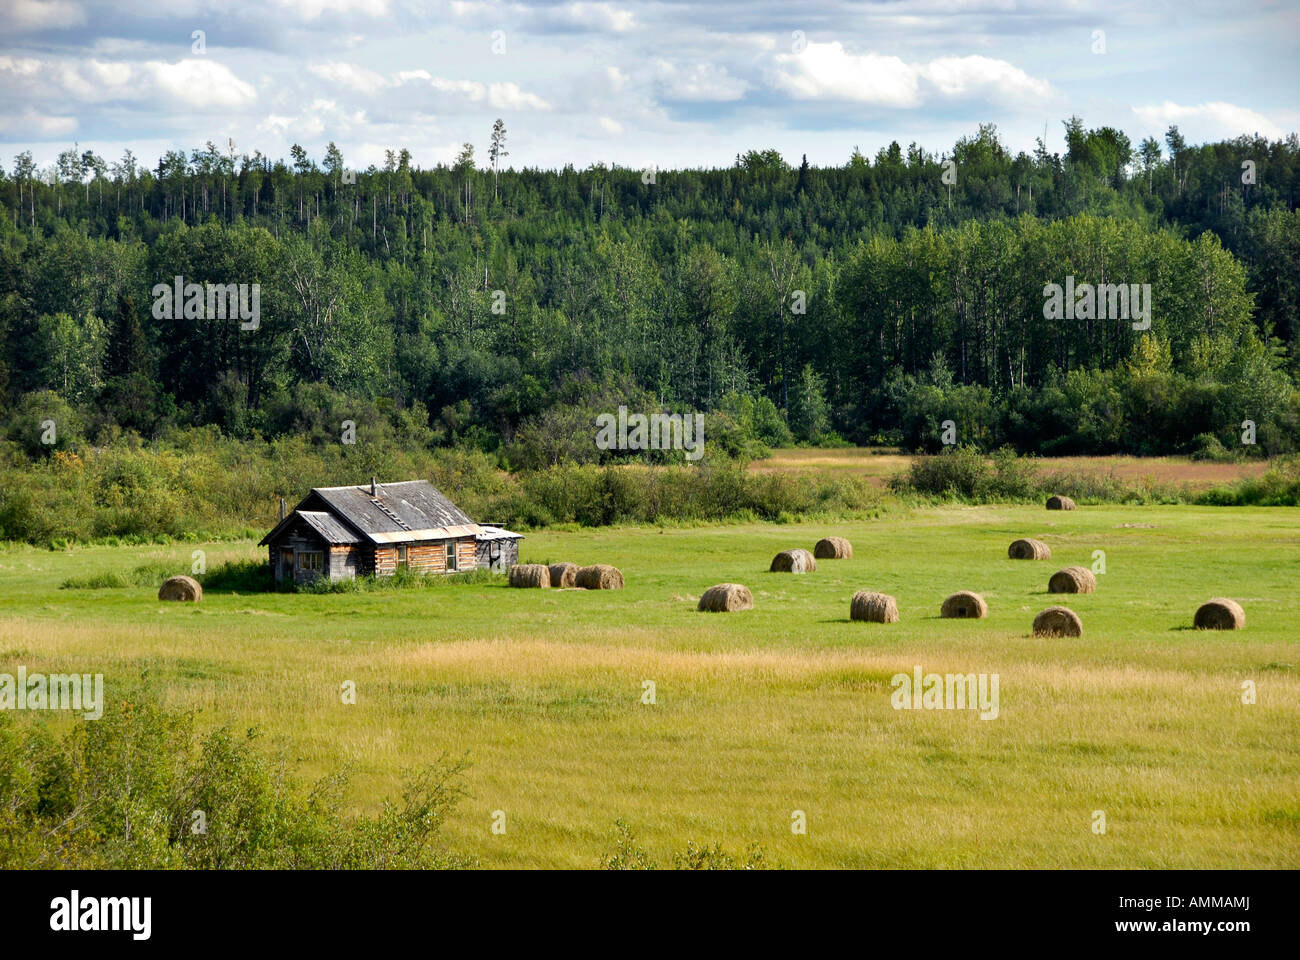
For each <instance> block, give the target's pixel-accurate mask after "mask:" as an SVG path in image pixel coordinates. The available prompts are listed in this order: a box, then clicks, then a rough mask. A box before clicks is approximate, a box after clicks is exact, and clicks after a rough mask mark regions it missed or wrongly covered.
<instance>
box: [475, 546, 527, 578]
mask: <svg viewBox="0 0 1300 960" xmlns="http://www.w3.org/2000/svg"><path fill="white" fill-rule="evenodd" d="M477 553H478V565H479V566H480V567H483V568H485V569H488V568H490V569H493V570H496V571H498V572H500V573H504V572H505V571H507V570H509V569H510V568H511V567H512V566H514V565H515V564H516V563H518V562H519V541H518V540H515V539H513V538H509V539H507V538H504V537H503V538H502V539H500V540H481V541H479V542H478V544H477Z"/></svg>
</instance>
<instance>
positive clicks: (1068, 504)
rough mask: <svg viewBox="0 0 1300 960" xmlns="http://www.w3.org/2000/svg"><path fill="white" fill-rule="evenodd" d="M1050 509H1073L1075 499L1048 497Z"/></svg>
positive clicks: (1048, 507)
mask: <svg viewBox="0 0 1300 960" xmlns="http://www.w3.org/2000/svg"><path fill="white" fill-rule="evenodd" d="M1047 509H1048V510H1073V509H1074V501H1073V500H1071V499H1070V498H1069V497H1057V496H1051V497H1048V498H1047Z"/></svg>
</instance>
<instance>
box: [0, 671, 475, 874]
mask: <svg viewBox="0 0 1300 960" xmlns="http://www.w3.org/2000/svg"><path fill="white" fill-rule="evenodd" d="M256 740H257V735H256V732H255V731H253V730H248V731H243V732H240V731H237V730H236V729H234V728H233V727H232V726H223V727H220V728H218V729H215V730H212V731H210V732H208V733H206V734H203V735H199V734H198V733H196V731H195V728H194V719H193V717H192V716H191V715H189V714H183V713H176V712H171V711H168V710H165V709H164V708H163V707H162V706H160V704H159V702H158V700H157V698H156V697H155V696H154V694H153V693H152V692H151V690H150V688H149V686H148V684H147V683H145V684H142V685H141V686H139V687H138V688H136V689H134V690H132V691H130V692H128V693H127V694H126V695H125V696H123V697H121V698H119V699H117V700H116V702H109V703H106V705H105V709H104V715H103V717H102V718H101V719H99V720H94V721H85V720H78V721H77V723H76V726H75V727H73V729H72V730H71V731H70V732H69V733H68V734H66V735H65V736H64V737H63V738H62V739H56V738H55V737H54V736H52V735H51V734H50V733H49V732H48V730H46V729H45V728H44V727H43V726H42V725H41V724H40V723H38V722H37V721H30V720H27V719H26V718H24V721H23V723H22V724H20V723H19V722H18V721H16V720H13V719H12V718H11V717H9V716H8V715H7V714H0V869H135V870H143V869H203V870H212V869H218V870H254V869H257V870H260V869H308V870H343V869H376V868H377V869H385V868H386V869H446V868H456V867H464V866H473V865H474V861H473V860H472V859H470V858H466V857H462V856H458V855H456V854H454V853H451V852H449V851H447V850H445V849H443V848H442V847H441V845H440V844H439V842H438V834H439V831H440V830H441V828H442V826H443V824H444V823H445V822H446V819H447V817H448V816H449V815H450V814H451V813H452V812H453V811H454V810H455V808H456V805H457V803H458V802H459V801H460V799H461V798H462V797H463V796H464V795H465V788H464V782H463V772H464V770H465V769H466V764H465V762H464V761H463V760H453V761H449V760H447V759H445V758H444V759H443V760H441V761H439V762H438V763H437V764H434V765H432V766H430V767H427V768H424V769H421V770H417V771H413V772H410V773H408V774H407V776H406V785H405V789H404V791H403V794H402V798H401V800H400V801H385V803H384V806H383V810H382V811H381V812H380V813H379V814H378V815H377V816H375V817H369V818H366V817H363V818H349V817H345V816H344V815H343V812H342V810H343V790H344V787H345V786H346V784H347V774H346V772H340V773H337V774H335V775H333V776H330V777H327V778H325V779H323V780H321V781H320V782H318V783H316V784H315V785H314V786H312V787H311V788H309V789H306V790H304V789H300V788H299V786H298V785H297V784H295V783H294V782H293V781H292V779H291V778H290V777H289V775H288V772H287V770H286V769H285V766H284V762H283V761H277V760H272V759H269V758H268V756H267V754H266V753H264V752H262V751H261V750H260V749H258V747H257V744H256ZM200 827H201V828H202V829H200Z"/></svg>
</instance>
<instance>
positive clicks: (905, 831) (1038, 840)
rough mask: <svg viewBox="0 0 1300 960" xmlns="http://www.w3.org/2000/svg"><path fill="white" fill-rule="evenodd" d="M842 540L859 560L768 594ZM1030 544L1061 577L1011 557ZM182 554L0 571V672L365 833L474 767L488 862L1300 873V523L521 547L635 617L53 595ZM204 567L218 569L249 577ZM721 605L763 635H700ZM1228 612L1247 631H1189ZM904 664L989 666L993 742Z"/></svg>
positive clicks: (1164, 519)
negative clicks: (1036, 542) (83, 686)
mask: <svg viewBox="0 0 1300 960" xmlns="http://www.w3.org/2000/svg"><path fill="white" fill-rule="evenodd" d="M832 532H834V533H839V534H842V535H846V536H848V537H850V538H851V539H852V540H853V542H854V546H855V550H856V556H855V557H854V558H853V559H851V560H843V561H824V562H823V563H822V564H821V568H820V569H819V571H818V572H817V573H815V574H811V575H807V576H791V575H781V574H769V573H767V572H766V570H767V564H768V561H769V560H770V559H771V556H772V555H773V554H774V553H775V552H776V551H777V550H779V549H783V548H785V547H791V546H806V547H809V548H811V546H812V544H813V543H814V542H815V541H816V539H817V538H819V537H820V536H823V535H825V534H828V533H832ZM1019 536H1036V537H1039V538H1041V539H1043V540H1045V541H1046V542H1047V543H1048V544H1049V545H1050V546H1051V548H1052V553H1053V558H1052V560H1050V561H1047V562H1026V561H1011V560H1008V559H1007V558H1006V546H1007V543H1008V542H1009V541H1010V540H1012V539H1014V538H1015V537H1019ZM195 546H196V545H172V546H155V547H117V548H113V547H95V548H87V549H78V550H75V551H71V552H66V553H65V552H50V551H41V550H36V549H33V548H29V547H5V548H0V670H7V671H12V670H13V669H15V668H16V666H17V665H18V664H24V665H26V666H27V668H28V670H29V671H36V670H41V671H46V672H61V671H69V670H77V671H84V672H100V671H102V672H103V673H104V674H105V676H106V681H107V683H108V685H109V687H110V692H111V689H112V687H113V686H114V685H115V684H117V683H119V682H129V681H130V680H131V679H132V678H134V677H137V676H138V675H139V673H140V671H141V669H143V668H145V667H146V666H147V667H148V668H149V669H150V670H151V671H152V672H153V673H154V675H155V676H156V677H157V678H158V679H159V681H160V686H161V688H162V690H163V691H164V692H165V695H166V699H167V702H168V703H169V704H171V705H174V706H180V707H187V708H193V709H196V710H199V711H201V712H202V713H201V715H202V718H203V721H204V722H205V723H211V724H216V723H219V722H223V721H226V720H229V719H231V718H234V719H236V720H237V721H238V723H239V724H240V725H241V726H243V725H257V726H260V727H262V728H263V729H264V731H265V732H266V734H267V737H266V740H267V742H269V743H272V744H277V743H278V744H281V745H282V747H283V749H285V750H286V751H287V756H288V759H289V760H290V761H291V765H292V767H293V769H294V770H295V772H296V773H297V774H298V775H299V776H300V777H301V778H303V779H314V778H315V777H317V776H319V775H322V774H324V773H326V772H327V771H331V770H334V769H336V768H337V767H338V766H340V765H341V764H343V763H345V762H350V763H351V764H352V765H353V770H354V779H353V781H352V787H351V790H352V794H351V797H352V802H353V803H354V805H355V807H356V809H358V810H362V809H365V810H373V809H375V808H376V807H377V806H378V805H379V804H380V802H381V801H382V799H383V798H384V797H385V796H393V795H394V794H395V793H396V791H397V790H398V787H399V782H400V777H399V774H400V771H401V769H402V768H404V767H408V766H414V765H417V764H420V763H422V762H426V761H429V760H432V759H435V758H437V757H438V756H440V755H442V754H444V753H450V754H461V753H466V752H468V754H469V756H470V758H471V760H472V761H473V764H474V766H473V767H472V768H471V769H470V771H469V773H468V780H469V785H470V788H471V791H472V794H473V797H472V799H471V800H469V801H467V802H466V803H465V804H464V805H463V806H462V807H461V809H460V811H459V813H458V815H457V816H456V817H455V819H454V821H453V822H452V824H451V825H450V829H449V833H448V839H449V841H450V843H451V844H452V845H453V846H454V847H455V848H456V849H458V850H460V851H462V852H466V853H472V854H476V855H477V856H479V857H480V858H481V859H482V862H483V864H484V865H485V866H489V867H592V866H595V865H596V864H597V863H598V860H599V858H600V856H601V854H602V853H603V852H605V851H606V850H608V849H609V847H610V836H611V831H612V826H613V821H614V819H615V818H616V817H622V818H624V819H625V820H626V821H627V822H628V823H629V824H630V825H631V827H632V828H633V829H634V830H635V832H636V833H637V835H638V837H639V839H640V841H641V843H642V845H643V846H645V847H646V848H647V849H648V850H649V851H650V852H651V853H652V854H654V855H655V856H656V857H657V858H658V859H660V860H661V861H663V860H666V859H667V858H668V856H669V854H670V853H671V852H672V851H677V850H681V849H683V848H684V847H685V844H686V841H687V840H688V839H695V840H697V841H703V842H709V841H722V842H723V844H724V845H725V846H726V847H728V849H730V850H733V851H735V852H740V851H742V850H743V848H744V847H745V846H746V845H747V844H749V843H751V842H756V843H758V844H761V845H762V847H763V849H764V850H765V852H766V855H767V858H768V860H769V861H772V862H775V863H778V864H780V865H783V866H788V867H892V866H903V867H1238V866H1242V867H1292V868H1294V867H1297V866H1300V737H1298V736H1297V731H1300V669H1298V665H1300V590H1297V588H1296V584H1297V582H1298V581H1300V512H1297V511H1295V510H1288V509H1262V508H1256V509H1229V508H1217V509H1216V508H1198V507H1187V506H1180V507H1157V508H1153V507H1092V508H1083V509H1080V510H1078V511H1076V512H1073V513H1059V514H1049V513H1047V512H1046V511H1044V510H1043V509H1042V508H1041V507H1033V508H1030V507H946V508H932V509H925V510H918V511H916V512H912V513H906V512H902V511H899V512H895V513H892V514H890V515H889V517H887V518H886V519H882V520H877V521H871V522H863V523H859V524H846V525H842V526H841V527H839V528H837V529H834V530H832V529H829V528H826V527H824V526H815V525H798V524H790V525H780V526H778V525H757V524H756V525H748V526H730V527H725V528H718V529H684V530H683V529H670V530H658V529H655V528H636V529H630V528H629V529H598V530H584V531H579V532H559V531H556V532H543V533H537V534H534V535H532V536H530V537H529V538H528V539H527V540H526V541H524V544H523V548H522V557H521V558H522V559H523V560H525V561H528V560H549V561H558V560H564V559H570V560H574V561H577V562H596V561H603V562H610V563H614V564H616V565H617V566H619V567H620V568H622V569H623V571H624V573H625V575H626V577H627V582H628V587H627V589H626V590H624V591H621V592H585V591H572V590H569V591H541V590H533V591H524V590H510V589H508V588H506V587H504V586H502V585H500V584H495V583H491V584H469V585H462V586H447V587H444V588H440V589H428V590H394V591H380V592H370V593H357V594H335V595H308V594H254V595H235V594H230V593H218V592H212V591H210V592H209V593H208V595H207V596H206V597H205V598H204V601H203V602H202V603H201V604H199V605H197V606H191V605H183V604H163V603H160V602H158V601H157V600H156V599H155V595H154V591H153V590H152V589H150V588H145V587H129V588H119V589H99V590H86V589H80V590H66V589H59V584H60V583H61V582H62V581H63V580H64V579H66V578H68V577H73V576H88V575H94V574H99V573H104V572H107V571H111V570H119V571H122V572H129V571H130V570H131V569H133V568H134V567H135V566H137V565H139V564H144V563H154V562H166V563H171V564H174V565H175V567H176V569H177V572H183V571H186V570H188V568H189V565H190V551H191V550H192V549H194V548H195ZM197 546H199V547H202V548H203V549H205V550H206V551H207V562H208V564H209V566H210V567H212V566H215V565H216V564H219V563H221V562H222V561H224V560H228V559H242V558H248V557H254V556H260V555H261V554H260V551H258V550H257V548H256V547H254V546H253V545H252V544H251V543H243V544H231V543H222V544H210V545H202V544H200V545H197ZM1095 550H1104V551H1105V559H1106V573H1105V574H1104V575H1102V576H1100V577H1098V580H1099V587H1098V590H1097V592H1096V593H1095V594H1092V595H1086V596H1077V597H1071V598H1068V599H1067V600H1066V601H1065V604H1066V605H1068V606H1070V607H1072V608H1073V609H1075V610H1076V611H1078V612H1079V614H1080V615H1081V617H1082V618H1083V622H1084V636H1083V637H1082V638H1080V639H1053V640H1048V639H1036V638H1034V637H1032V636H1031V635H1030V629H1029V628H1030V623H1031V621H1032V620H1033V617H1034V614H1035V613H1037V612H1038V611H1039V610H1041V609H1042V608H1043V607H1046V606H1048V605H1050V604H1052V603H1053V602H1056V601H1058V600H1059V599H1060V598H1058V597H1054V596H1049V595H1048V594H1047V593H1046V583H1047V579H1048V577H1049V576H1050V574H1051V573H1052V572H1054V571H1055V570H1057V569H1059V568H1060V567H1063V566H1066V565H1068V564H1082V565H1085V566H1087V565H1091V564H1092V562H1093V551H1095ZM724 580H734V581H739V582H742V583H745V584H748V585H749V586H750V587H751V588H752V589H753V591H754V595H755V599H756V608H755V609H754V610H752V611H748V612H744V613H738V614H729V615H719V614H702V613H697V612H696V611H695V602H694V601H695V599H696V598H698V596H699V595H700V593H701V592H702V591H703V589H704V588H706V587H708V586H709V585H711V584H713V583H717V582H720V581H724ZM861 588H870V589H879V590H883V591H886V592H889V593H892V594H894V595H895V596H896V597H897V598H898V601H899V608H900V612H901V617H902V619H901V622H899V623H897V624H892V625H878V624H862V623H853V622H850V621H849V620H848V605H849V598H850V596H851V595H852V593H853V592H854V591H855V590H857V589H861ZM958 589H970V590H976V591H979V592H982V593H983V594H984V596H985V597H986V598H987V599H988V601H989V605H990V608H991V609H990V613H989V616H988V618H987V619H986V620H983V621H951V620H940V619H939V618H938V616H937V614H938V608H939V603H940V601H941V600H942V599H943V598H944V596H946V595H947V594H948V593H950V592H953V591H955V590H958ZM1220 595H1222V596H1229V597H1234V598H1236V599H1237V600H1239V601H1240V602H1241V603H1242V605H1243V606H1244V607H1245V610H1246V616H1247V624H1246V629H1245V630H1244V631H1240V632H1232V633H1227V632H1201V631H1195V630H1192V629H1190V624H1191V620H1192V614H1193V612H1194V611H1195V609H1196V607H1197V605H1198V604H1200V603H1201V602H1203V601H1204V600H1206V599H1208V598H1210V597H1213V596H1220ZM917 665H919V666H921V667H922V668H923V670H924V671H925V672H927V673H929V672H937V673H949V672H963V673H965V672H975V673H997V674H998V675H999V677H1000V715H999V716H998V718H997V719H995V720H981V719H980V718H979V717H978V715H977V714H976V713H975V712H972V711H955V710H954V711H939V710H935V711H915V710H907V711H903V710H899V711H896V710H894V709H892V707H891V705H890V693H891V687H890V678H891V677H892V676H893V675H894V674H896V673H900V672H901V673H909V674H910V673H911V672H912V670H913V667H914V666H917ZM345 680H352V681H355V683H356V684H357V690H358V703H357V704H356V705H355V706H348V705H344V704H343V703H342V702H341V698H340V696H339V692H338V691H339V686H340V684H341V683H342V682H343V681H345ZM646 680H652V681H654V683H655V685H656V698H657V703H656V704H655V705H645V704H642V703H641V696H642V690H643V682H644V681H646ZM1246 680H1250V681H1253V682H1254V683H1255V684H1256V687H1257V691H1258V702H1257V703H1255V704H1254V705H1243V703H1242V700H1241V693H1242V683H1243V681H1246ZM64 722H70V721H66V720H65V721H64ZM497 810H500V811H504V813H505V817H506V821H505V822H506V832H505V833H504V834H494V833H493V832H492V831H491V825H492V822H493V819H492V818H493V811H497ZM796 810H801V811H803V812H804V813H805V815H806V818H807V834H806V835H805V836H796V835H793V834H792V833H791V830H790V822H791V816H792V812H793V811H796ZM1098 810H1101V811H1104V813H1105V817H1106V820H1107V828H1108V829H1107V832H1106V833H1105V835H1097V834H1095V833H1094V832H1093V830H1092V824H1093V813H1094V811H1098Z"/></svg>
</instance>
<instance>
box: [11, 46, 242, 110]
mask: <svg viewBox="0 0 1300 960" xmlns="http://www.w3.org/2000/svg"><path fill="white" fill-rule="evenodd" d="M0 88H9V89H7V90H5V92H6V93H7V94H8V95H9V96H12V98H13V99H15V100H17V99H23V100H27V101H29V102H30V101H33V100H42V99H47V100H63V101H66V100H74V101H78V102H81V103H107V102H112V101H116V100H126V101H131V100H134V101H142V102H148V101H151V100H152V101H165V102H171V103H180V104H184V105H186V106H189V107H222V108H232V107H241V106H244V105H246V104H249V103H252V102H253V101H254V100H256V99H257V90H256V89H255V88H254V87H253V86H251V85H250V84H248V83H245V82H244V81H243V80H240V79H239V78H238V77H237V76H235V74H234V72H233V71H231V69H230V68H229V67H227V66H225V65H224V64H222V63H218V62H217V61H216V60H210V59H208V58H206V57H193V58H188V59H185V60H180V61H177V62H176V63H165V62H163V61H161V60H148V61H145V62H144V63H127V62H124V61H105V60H87V61H82V62H77V61H71V60H65V61H59V62H53V61H44V60H36V59H34V58H17V59H16V58H13V57H0Z"/></svg>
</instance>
